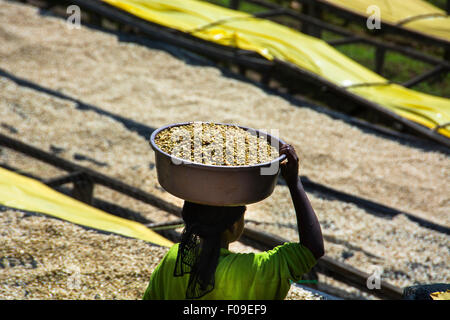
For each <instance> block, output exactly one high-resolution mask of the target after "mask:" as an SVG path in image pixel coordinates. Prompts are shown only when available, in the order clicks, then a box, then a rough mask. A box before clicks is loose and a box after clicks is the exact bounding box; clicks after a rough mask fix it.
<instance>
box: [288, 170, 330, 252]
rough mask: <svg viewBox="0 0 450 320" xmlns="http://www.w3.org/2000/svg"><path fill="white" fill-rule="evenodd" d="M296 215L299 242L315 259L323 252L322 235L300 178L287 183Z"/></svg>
mask: <svg viewBox="0 0 450 320" xmlns="http://www.w3.org/2000/svg"><path fill="white" fill-rule="evenodd" d="M288 186H289V191H290V193H291V197H292V201H293V203H294V208H295V212H296V215H297V226H298V233H299V238H300V243H301V244H302V245H304V246H305V247H307V248H308V249H309V250H310V251H311V252H312V254H313V255H314V257H315V258H316V259H319V258H320V257H321V256H323V254H324V246H323V237H322V231H321V229H320V224H319V220H318V219H317V216H316V214H315V212H314V209H313V208H312V206H311V203H310V201H309V199H308V197H307V195H306V193H305V190H304V189H303V185H302V183H301V181H300V178H297V181H293V182H291V183H289V184H288Z"/></svg>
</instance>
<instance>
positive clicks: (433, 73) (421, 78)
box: [402, 65, 446, 88]
mask: <svg viewBox="0 0 450 320" xmlns="http://www.w3.org/2000/svg"><path fill="white" fill-rule="evenodd" d="M444 71H446V70H445V68H444V67H443V66H442V65H438V66H436V67H434V68H433V69H431V70H428V71H426V72H424V73H422V74H420V75H418V76H417V77H414V78H412V79H410V80H408V81H406V82H404V83H402V86H404V87H406V88H411V87H413V86H415V85H416V84H419V83H420V82H423V81H425V80H428V79H430V78H432V77H435V76H437V75H438V74H440V73H441V72H444Z"/></svg>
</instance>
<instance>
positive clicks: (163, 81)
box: [0, 0, 450, 298]
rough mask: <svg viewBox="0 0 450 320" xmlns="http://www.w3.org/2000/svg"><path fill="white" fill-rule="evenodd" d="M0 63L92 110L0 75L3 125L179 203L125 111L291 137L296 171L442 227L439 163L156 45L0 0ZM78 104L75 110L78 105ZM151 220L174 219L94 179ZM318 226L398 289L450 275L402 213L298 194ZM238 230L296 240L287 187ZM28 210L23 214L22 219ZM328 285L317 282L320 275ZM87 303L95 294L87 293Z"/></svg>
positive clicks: (445, 245)
mask: <svg viewBox="0 0 450 320" xmlns="http://www.w3.org/2000/svg"><path fill="white" fill-rule="evenodd" d="M0 41H1V42H2V46H0V68H2V69H3V70H6V71H7V72H10V73H12V74H14V75H15V76H17V77H22V78H24V79H28V80H30V81H33V82H35V83H37V84H39V85H41V86H43V87H45V88H49V89H52V90H55V91H58V92H60V93H63V94H66V95H68V96H70V97H72V98H74V99H78V100H81V101H82V102H83V103H86V104H88V105H89V108H88V109H89V110H85V109H86V105H82V106H80V105H77V104H76V103H74V102H71V101H68V100H65V99H59V98H55V97H52V96H51V95H48V94H45V93H41V92H38V91H36V90H31V89H26V88H23V87H21V86H18V85H16V84H15V83H13V82H12V81H10V80H9V79H7V78H4V77H0V132H2V133H5V134H8V135H10V136H13V137H16V138H18V139H20V140H22V141H24V142H27V143H30V144H32V145H34V146H37V147H39V148H42V149H44V150H48V151H50V152H53V153H55V154H58V155H59V156H61V157H63V158H66V159H68V160H71V161H74V162H76V163H78V164H80V165H83V166H87V167H90V168H93V169H95V170H98V171H100V172H103V173H105V174H108V175H111V176H114V177H115V178H117V179H120V180H122V181H124V182H126V183H129V184H131V185H133V186H136V187H139V188H142V189H144V190H145V191H148V192H151V193H153V194H155V195H157V196H159V197H161V198H163V199H165V200H167V201H170V202H172V203H174V204H176V205H179V206H181V204H182V201H181V200H180V199H177V198H175V197H173V196H171V195H170V194H168V193H167V192H165V191H164V190H162V189H161V187H160V186H159V184H158V182H157V177H156V172H155V170H154V154H153V152H151V149H150V147H149V145H148V137H149V134H148V133H146V132H143V131H142V130H141V131H139V132H136V131H130V128H129V124H130V123H129V122H124V121H123V119H119V118H118V117H117V116H121V117H126V118H127V119H130V120H134V121H136V122H139V123H140V124H143V125H146V126H148V127H153V128H157V127H160V126H162V125H166V124H169V123H174V122H184V121H214V122H225V123H236V124H239V125H244V126H249V127H253V128H256V129H263V130H264V131H268V132H270V130H271V129H278V130H279V136H280V137H281V138H282V139H283V140H285V141H287V142H288V143H291V144H292V145H294V146H295V148H296V150H297V153H298V154H299V156H300V159H301V160H300V165H301V174H302V175H307V176H308V177H309V178H310V179H312V180H313V181H316V182H319V183H322V184H325V185H327V186H330V187H333V188H336V189H338V190H342V191H345V192H348V193H352V194H355V195H359V196H361V197H364V198H368V199H372V200H374V201H378V202H380V203H383V204H385V205H389V206H392V207H395V208H397V209H400V210H405V211H407V212H410V213H414V214H417V215H419V216H421V217H424V218H426V219H430V220H432V221H434V222H437V223H440V224H443V225H447V226H450V215H449V214H448V213H449V211H450V210H449V209H450V185H449V183H448V181H449V177H450V159H449V157H448V156H446V155H443V154H441V153H438V152H426V151H423V150H420V149H416V148H412V147H409V146H405V145H402V144H399V143H397V142H394V141H391V140H387V139H383V138H381V137H378V136H376V135H371V134H367V133H364V132H362V131H360V130H359V129H357V128H355V127H352V126H349V125H347V124H345V123H344V122H342V121H338V120H333V119H331V118H330V117H328V116H326V115H324V114H321V113H318V112H316V111H313V110H310V109H307V108H298V107H295V106H292V105H290V104H289V103H288V102H286V101H285V100H283V99H281V98H279V97H277V96H273V95H269V94H267V93H266V92H264V91H262V90H261V89H259V88H257V87H255V86H252V85H250V84H247V83H244V82H240V81H237V80H235V79H231V78H227V77H224V76H223V75H222V74H221V73H220V71H219V70H218V69H216V68H211V67H204V66H197V65H192V64H187V63H186V62H184V61H182V60H180V59H176V58H175V57H173V56H172V55H171V54H169V53H167V52H166V51H162V50H158V49H152V48H147V47H144V46H140V45H137V44H133V43H129V42H121V41H119V40H118V38H117V37H116V36H114V35H111V34H107V33H102V32H99V31H95V30H92V29H88V28H84V27H83V28H81V29H80V30H70V29H68V28H66V26H65V24H64V21H63V20H61V19H57V18H52V17H48V16H42V15H39V14H38V13H37V11H36V9H35V8H32V7H28V6H23V5H19V4H15V3H11V2H6V1H3V0H0ZM83 106H84V109H83V108H81V107H83ZM0 163H3V164H8V165H10V166H13V167H18V168H20V169H21V170H23V171H26V172H30V173H34V174H36V175H38V176H42V177H52V176H55V175H58V174H60V172H59V171H58V170H55V169H53V168H50V167H48V166H45V165H42V164H34V163H35V162H31V161H29V160H27V159H24V157H22V156H19V155H17V154H15V153H14V152H11V151H8V150H7V149H3V148H0ZM95 192H96V196H99V197H100V196H101V197H104V198H106V199H109V200H111V201H116V200H119V201H120V202H121V204H123V205H124V206H129V207H130V208H132V209H133V210H136V211H138V212H140V213H142V214H143V215H144V216H146V217H147V218H148V219H155V220H156V221H161V219H164V220H167V219H176V217H170V216H168V215H167V214H166V213H164V212H161V211H160V210H157V209H154V208H151V207H150V206H146V205H145V206H144V205H142V204H139V203H136V201H131V200H130V199H126V198H125V197H122V196H119V195H118V194H116V193H114V192H111V191H108V190H106V189H105V188H97V187H96V190H95ZM308 195H309V197H310V199H311V202H312V204H313V207H314V209H315V211H316V213H317V215H318V217H319V220H320V222H321V226H322V231H323V233H324V237H325V240H326V241H325V246H326V254H327V255H329V256H331V257H333V258H335V259H338V260H340V261H343V262H345V263H348V264H350V265H352V266H354V267H356V268H359V269H361V270H363V271H365V272H368V273H372V272H373V270H374V268H377V267H378V268H381V269H382V279H383V280H387V281H389V282H390V283H392V284H395V285H398V286H406V285H413V284H416V283H429V282H449V281H450V271H449V268H448V264H449V261H450V252H449V247H450V240H449V237H448V236H445V235H443V234H440V233H437V232H434V231H431V230H429V229H425V228H423V227H420V226H418V225H417V224H415V223H413V222H411V221H410V220H409V219H407V218H406V217H405V216H403V215H399V216H397V217H394V218H392V219H386V218H383V217H381V216H379V215H375V214H369V213H368V212H366V211H364V210H362V209H360V208H358V207H356V206H354V205H351V204H347V203H344V202H341V201H335V200H330V199H323V198H321V197H320V196H319V195H316V194H308ZM246 218H247V219H248V220H249V221H252V222H248V223H249V226H252V227H255V228H258V229H260V230H264V231H268V232H272V233H274V234H278V235H282V236H283V237H285V238H288V239H290V240H297V234H296V226H295V214H294V211H293V208H292V204H291V200H290V197H289V193H288V190H287V188H286V187H284V186H277V187H276V188H275V192H274V194H273V195H272V196H271V197H269V198H268V199H266V200H264V201H262V202H260V203H257V204H253V205H250V206H248V212H247V215H246ZM27 219H28V218H27ZM327 281H328V280H327ZM91 298H92V297H91Z"/></svg>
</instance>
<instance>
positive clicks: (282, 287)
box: [143, 242, 316, 300]
mask: <svg viewBox="0 0 450 320" xmlns="http://www.w3.org/2000/svg"><path fill="white" fill-rule="evenodd" d="M178 245H179V244H178V243H177V244H175V245H173V246H172V247H171V248H170V250H169V251H168V252H167V254H166V255H165V256H164V258H163V259H162V260H161V262H160V263H159V265H158V266H157V267H156V269H155V270H154V271H153V273H152V275H151V277H150V282H149V285H148V287H147V290H146V291H145V294H144V297H143V299H144V300H184V299H185V297H186V288H187V285H188V281H189V276H190V275H189V274H185V275H184V276H182V277H174V275H173V272H174V268H175V262H176V259H177V253H178ZM315 264H316V259H315V258H314V256H313V255H312V253H311V251H309V249H308V248H306V247H305V246H303V245H301V244H299V243H292V242H286V243H284V244H283V245H280V246H277V247H275V248H274V249H272V250H269V251H265V252H260V253H233V252H231V251H229V250H227V249H223V248H222V249H220V257H219V263H218V265H217V269H216V273H215V285H214V289H213V290H212V291H211V292H209V293H207V294H206V295H204V296H203V297H201V298H200V299H204V300H275V299H278V300H280V299H284V298H285V297H286V295H287V293H288V291H289V288H290V282H289V280H293V281H298V280H300V279H301V277H302V275H303V274H304V273H307V272H308V271H309V270H311V268H312V267H313V266H314V265H315Z"/></svg>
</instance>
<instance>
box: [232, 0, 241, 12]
mask: <svg viewBox="0 0 450 320" xmlns="http://www.w3.org/2000/svg"><path fill="white" fill-rule="evenodd" d="M240 2H241V1H240V0H230V8H231V9H233V10H238V9H239V4H240Z"/></svg>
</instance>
